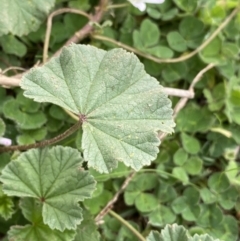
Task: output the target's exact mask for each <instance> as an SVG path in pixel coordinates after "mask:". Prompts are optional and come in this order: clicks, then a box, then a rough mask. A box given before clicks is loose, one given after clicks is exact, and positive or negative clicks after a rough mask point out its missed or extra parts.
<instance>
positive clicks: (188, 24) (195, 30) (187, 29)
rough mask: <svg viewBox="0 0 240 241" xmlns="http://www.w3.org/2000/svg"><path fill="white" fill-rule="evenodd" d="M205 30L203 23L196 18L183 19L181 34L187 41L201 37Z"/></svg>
mask: <svg viewBox="0 0 240 241" xmlns="http://www.w3.org/2000/svg"><path fill="white" fill-rule="evenodd" d="M203 29H204V24H203V22H202V21H200V20H199V19H198V18H196V17H194V16H188V17H186V18H183V20H182V21H181V22H180V25H179V32H180V34H181V35H182V36H183V38H185V40H190V39H193V38H195V37H197V36H199V35H201V34H202V32H203Z"/></svg>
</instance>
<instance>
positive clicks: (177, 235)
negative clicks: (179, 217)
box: [147, 224, 188, 241]
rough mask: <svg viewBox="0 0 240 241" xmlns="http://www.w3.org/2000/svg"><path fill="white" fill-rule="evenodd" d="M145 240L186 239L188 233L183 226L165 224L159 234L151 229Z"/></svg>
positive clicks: (173, 240)
mask: <svg viewBox="0 0 240 241" xmlns="http://www.w3.org/2000/svg"><path fill="white" fill-rule="evenodd" d="M147 241H188V233H187V230H186V229H185V228H184V227H183V226H178V225H177V224H173V225H166V227H165V228H164V229H162V231H161V234H159V233H158V232H157V231H151V233H150V234H149V236H148V237H147Z"/></svg>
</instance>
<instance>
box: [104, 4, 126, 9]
mask: <svg viewBox="0 0 240 241" xmlns="http://www.w3.org/2000/svg"><path fill="white" fill-rule="evenodd" d="M128 6H129V4H127V3H122V4H113V5H109V6H107V9H114V8H124V7H128Z"/></svg>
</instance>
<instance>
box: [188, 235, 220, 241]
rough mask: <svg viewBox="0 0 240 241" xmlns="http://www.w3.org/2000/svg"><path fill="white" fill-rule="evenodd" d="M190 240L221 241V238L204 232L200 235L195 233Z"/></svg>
mask: <svg viewBox="0 0 240 241" xmlns="http://www.w3.org/2000/svg"><path fill="white" fill-rule="evenodd" d="M189 241H220V240H219V239H215V238H213V237H211V236H209V235H208V234H202V235H198V234H195V235H194V236H193V237H192V238H190V239H189Z"/></svg>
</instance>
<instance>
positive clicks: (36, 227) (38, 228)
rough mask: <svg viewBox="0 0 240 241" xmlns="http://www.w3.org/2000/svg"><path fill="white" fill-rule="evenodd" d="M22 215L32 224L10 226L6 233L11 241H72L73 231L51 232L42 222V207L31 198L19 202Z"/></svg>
mask: <svg viewBox="0 0 240 241" xmlns="http://www.w3.org/2000/svg"><path fill="white" fill-rule="evenodd" d="M20 207H21V209H22V212H23V215H24V216H25V218H26V219H27V220H29V221H30V222H32V224H31V225H30V224H27V225H25V226H12V227H11V229H10V231H9V232H8V237H9V240H12V241H30V240H31V241H49V240H51V241H72V240H73V238H74V236H75V235H76V233H75V231H73V230H65V231H64V232H60V231H58V230H51V229H50V228H49V227H48V225H45V224H44V223H43V220H42V214H41V213H42V205H41V204H40V203H39V202H38V201H35V200H34V199H32V198H24V199H22V200H21V202H20Z"/></svg>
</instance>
